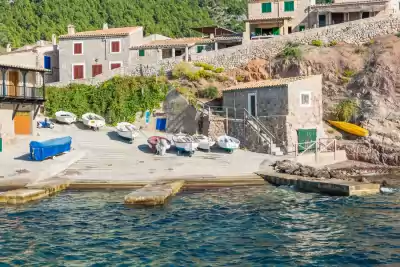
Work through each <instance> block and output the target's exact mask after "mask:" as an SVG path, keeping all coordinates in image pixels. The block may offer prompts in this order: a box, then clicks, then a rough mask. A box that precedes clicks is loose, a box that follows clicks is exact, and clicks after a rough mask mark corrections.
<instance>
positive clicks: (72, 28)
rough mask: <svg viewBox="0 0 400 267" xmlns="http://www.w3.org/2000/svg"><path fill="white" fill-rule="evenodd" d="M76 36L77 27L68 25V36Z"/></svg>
mask: <svg viewBox="0 0 400 267" xmlns="http://www.w3.org/2000/svg"><path fill="white" fill-rule="evenodd" d="M74 34H75V26H74V25H72V24H69V25H68V35H74Z"/></svg>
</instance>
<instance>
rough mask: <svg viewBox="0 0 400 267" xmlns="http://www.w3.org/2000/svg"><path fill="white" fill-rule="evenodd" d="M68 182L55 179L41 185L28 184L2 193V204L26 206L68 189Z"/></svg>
mask: <svg viewBox="0 0 400 267" xmlns="http://www.w3.org/2000/svg"><path fill="white" fill-rule="evenodd" d="M68 186H69V181H68V180H59V179H53V180H48V181H42V182H39V183H34V184H28V185H27V186H26V187H25V188H21V189H16V190H11V191H6V192H3V193H0V203H5V204H13V205H16V204H24V203H27V202H31V201H35V200H39V199H42V198H45V197H48V196H51V195H53V194H55V193H57V192H60V191H63V190H65V189H67V188H68Z"/></svg>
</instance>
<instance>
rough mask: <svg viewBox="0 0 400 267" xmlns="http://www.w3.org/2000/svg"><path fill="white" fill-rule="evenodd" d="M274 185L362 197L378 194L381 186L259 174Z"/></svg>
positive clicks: (282, 174)
mask: <svg viewBox="0 0 400 267" xmlns="http://www.w3.org/2000/svg"><path fill="white" fill-rule="evenodd" d="M258 174H259V175H260V176H262V177H263V178H264V179H265V180H266V181H268V182H269V183H271V184H273V185H287V186H294V187H295V188H297V189H299V190H303V191H305V192H314V193H321V194H328V195H333V196H360V195H368V194H377V193H379V192H380V185H379V184H371V183H360V182H356V181H344V180H340V179H315V178H314V179H313V178H307V177H302V176H296V175H289V174H284V173H262V172H260V173H258Z"/></svg>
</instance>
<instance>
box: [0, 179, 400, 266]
mask: <svg viewBox="0 0 400 267" xmlns="http://www.w3.org/2000/svg"><path fill="white" fill-rule="evenodd" d="M126 193H127V192H121V191H116V192H66V193H63V194H61V195H59V196H57V197H54V198H49V199H46V200H44V201H41V202H38V203H34V204H29V205H25V206H20V207H4V208H3V209H2V210H0V262H1V263H3V264H6V265H5V266H7V264H9V265H11V266H12V265H18V266H21V265H22V266H92V265H93V264H94V265H93V266H163V265H165V266H171V265H172V266H274V265H280V266H344V265H346V266H371V265H380V264H386V263H387V264H395V265H397V264H399V265H400V254H399V251H400V204H399V198H400V194H399V193H398V192H397V193H394V194H384V195H376V196H369V197H363V198H359V197H351V198H340V197H327V196H320V195H315V194H304V193H299V192H295V191H293V190H290V189H289V188H275V187H272V186H264V187H250V188H241V189H232V190H230V189H224V190H219V191H205V192H196V193H185V194H181V195H178V196H177V197H175V198H174V199H173V200H172V201H171V202H170V203H169V205H167V206H165V207H156V208H149V209H133V208H130V207H126V206H124V205H123V204H122V203H121V202H122V200H123V196H124V195H125V194H126ZM96 264H97V265H96ZM0 266H1V264H0Z"/></svg>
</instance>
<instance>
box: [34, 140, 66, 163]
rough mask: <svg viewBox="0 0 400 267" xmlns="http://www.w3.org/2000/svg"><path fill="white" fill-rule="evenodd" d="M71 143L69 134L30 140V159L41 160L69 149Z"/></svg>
mask: <svg viewBox="0 0 400 267" xmlns="http://www.w3.org/2000/svg"><path fill="white" fill-rule="evenodd" d="M71 143H72V138H71V137H70V136H67V137H61V138H56V139H50V140H46V141H43V142H38V141H32V142H30V144H29V148H30V155H31V159H32V160H35V161H42V160H45V159H47V158H51V157H54V156H57V155H59V154H62V153H65V152H68V151H71Z"/></svg>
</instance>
